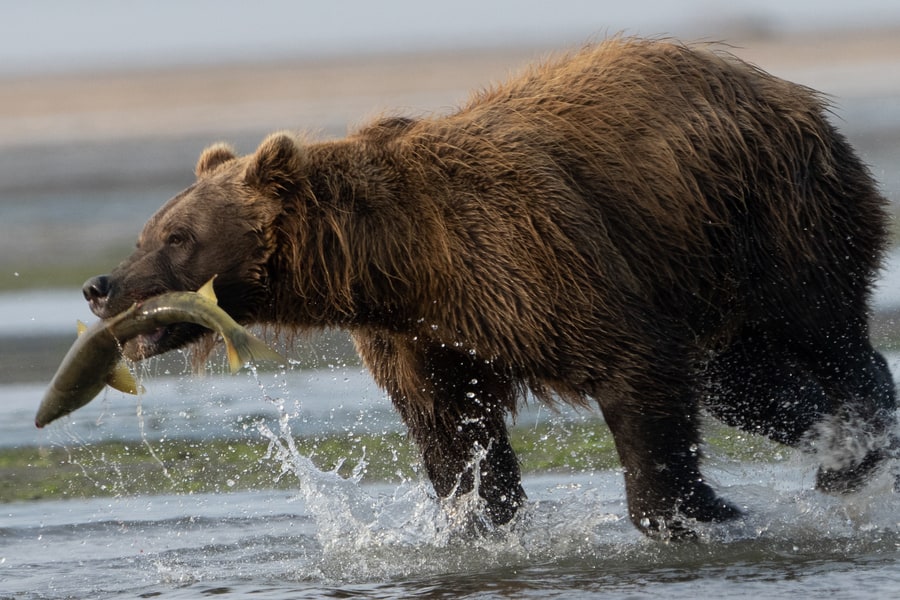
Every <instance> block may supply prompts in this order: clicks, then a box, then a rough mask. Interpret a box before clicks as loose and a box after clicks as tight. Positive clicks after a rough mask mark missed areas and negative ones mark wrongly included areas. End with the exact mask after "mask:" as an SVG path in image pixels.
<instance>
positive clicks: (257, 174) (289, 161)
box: [246, 132, 306, 195]
mask: <svg viewBox="0 0 900 600" xmlns="http://www.w3.org/2000/svg"><path fill="white" fill-rule="evenodd" d="M305 158H306V153H305V151H304V148H303V145H302V143H301V142H300V140H298V139H297V137H295V136H294V135H292V134H290V133H285V132H281V133H273V134H271V135H270V136H269V137H267V138H266V139H265V140H263V143H262V144H260V145H259V148H257V149H256V153H255V154H254V155H253V156H252V157H251V159H250V164H249V165H248V166H247V174H246V180H247V183H248V184H250V185H251V186H254V187H256V188H258V189H260V190H262V191H265V192H270V193H272V194H274V195H280V194H284V193H290V191H291V190H293V189H294V187H296V182H297V180H298V179H299V178H300V177H301V176H302V172H303V170H304V169H303V166H304V163H305Z"/></svg>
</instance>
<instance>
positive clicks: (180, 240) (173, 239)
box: [166, 233, 185, 246]
mask: <svg viewBox="0 0 900 600" xmlns="http://www.w3.org/2000/svg"><path fill="white" fill-rule="evenodd" d="M184 242H185V236H184V235H183V234H181V233H170V234H169V237H167V238H166V244H168V245H169V246H181V245H182V244H184Z"/></svg>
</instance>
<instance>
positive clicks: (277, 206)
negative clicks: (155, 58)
mask: <svg viewBox="0 0 900 600" xmlns="http://www.w3.org/2000/svg"><path fill="white" fill-rule="evenodd" d="M303 157H304V149H303V146H302V144H301V143H300V142H299V141H298V140H297V139H296V138H295V137H294V136H292V135H291V134H287V133H278V134H273V135H271V136H269V137H268V138H267V139H266V140H265V141H264V142H263V143H262V144H261V145H260V147H259V148H258V149H257V151H256V152H255V153H254V154H252V155H249V156H243V157H238V156H236V154H235V153H234V151H233V150H232V149H231V148H230V147H229V146H227V145H225V144H216V145H213V146H210V147H209V148H207V149H206V150H204V151H203V153H202V154H201V156H200V159H199V160H198V162H197V166H196V176H197V179H196V182H195V183H194V184H193V185H191V186H190V187H189V188H187V189H186V190H184V191H183V192H181V193H180V194H178V195H177V196H175V197H174V198H172V199H171V200H169V201H168V202H167V203H166V204H165V205H164V206H163V207H162V208H160V209H159V210H158V211H157V212H156V214H154V215H153V216H152V217H150V219H149V220H148V221H147V223H146V225H145V226H144V228H143V230H142V231H141V234H140V237H139V238H138V242H137V248H136V249H135V251H134V252H133V253H132V254H131V256H129V257H128V258H127V259H125V260H124V261H123V262H122V263H121V264H120V265H119V266H118V267H116V268H115V269H114V270H113V271H112V273H110V274H109V275H101V276H97V277H93V278H91V279H89V280H88V281H87V282H86V283H85V284H84V289H83V291H84V296H85V299H86V300H87V301H88V302H89V304H90V306H91V310H92V311H93V312H94V313H95V314H96V315H97V316H99V317H101V318H109V317H112V316H114V315H116V314H118V313H120V312H121V311H123V310H126V309H127V308H129V307H130V306H131V305H132V304H133V303H135V302H139V301H141V300H144V299H146V298H150V297H152V296H156V295H159V294H162V293H165V292H172V291H187V290H196V289H198V288H199V287H200V286H202V285H203V284H204V283H205V282H206V281H208V280H209V279H210V278H211V277H213V276H216V279H215V292H216V295H217V297H218V299H219V304H220V306H221V307H222V308H223V309H224V310H225V311H226V312H228V313H229V314H230V315H231V316H232V317H233V318H234V319H235V320H237V321H239V322H242V323H250V322H254V321H257V320H258V318H259V315H258V314H257V313H258V310H260V309H263V308H264V305H265V303H266V302H270V300H268V299H267V288H268V286H269V270H268V262H269V259H270V257H271V256H272V253H273V251H274V249H275V246H276V243H277V241H276V237H277V231H276V230H277V229H278V227H277V224H276V220H277V219H278V217H279V215H280V214H281V212H282V200H283V198H284V197H285V195H286V194H294V195H296V194H297V185H298V181H301V180H302V179H303V175H302V173H303V168H304V165H303V162H304V160H303ZM204 333H207V331H206V330H205V329H204V328H202V327H200V326H199V325H193V324H188V323H181V324H175V325H171V326H169V327H165V328H162V329H160V330H158V331H156V332H154V333H153V334H150V335H144V336H140V337H139V338H135V339H134V340H131V341H129V342H128V343H126V344H125V348H124V350H125V355H126V356H127V357H129V358H131V359H139V358H146V357H149V356H153V355H156V354H160V353H162V352H166V351H168V350H173V349H176V348H180V347H182V346H184V345H186V344H188V343H191V342H193V341H196V340H198V339H200V338H201V337H202V336H203V334H204Z"/></svg>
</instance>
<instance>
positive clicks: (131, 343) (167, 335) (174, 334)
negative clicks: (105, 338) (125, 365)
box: [122, 323, 209, 361]
mask: <svg viewBox="0 0 900 600" xmlns="http://www.w3.org/2000/svg"><path fill="white" fill-rule="evenodd" d="M208 332H209V330H208V329H206V328H205V327H202V326H200V325H196V324H194V323H174V324H172V325H166V326H164V327H159V328H157V329H154V330H153V331H151V332H150V333H144V334H141V335H138V336H136V337H133V338H131V339H130V340H128V341H126V342H125V343H124V344H123V345H122V354H123V355H124V356H125V358H127V359H128V360H133V361H139V360H145V359H147V358H151V357H153V356H157V355H159V354H164V353H166V352H169V351H171V350H178V349H180V348H183V347H184V346H187V345H188V344H190V343H192V342H195V341H197V340H199V339H200V338H201V337H202V336H203V335H204V334H205V333H208Z"/></svg>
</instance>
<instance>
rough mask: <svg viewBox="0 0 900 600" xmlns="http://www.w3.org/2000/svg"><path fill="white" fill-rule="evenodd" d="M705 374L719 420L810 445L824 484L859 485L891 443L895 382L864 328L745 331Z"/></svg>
mask: <svg viewBox="0 0 900 600" xmlns="http://www.w3.org/2000/svg"><path fill="white" fill-rule="evenodd" d="M797 342H805V343H797ZM705 375H706V377H707V379H708V380H709V384H708V386H707V393H706V395H705V398H704V401H705V404H706V407H707V409H708V410H709V411H710V412H711V413H712V414H713V415H714V416H716V417H717V418H719V419H720V420H722V421H723V422H725V423H727V424H729V425H732V426H735V427H740V428H741V429H744V430H745V431H749V432H751V433H757V434H761V435H766V436H768V437H770V438H772V439H773V440H775V441H778V442H781V443H784V444H788V445H791V446H802V445H806V444H811V445H812V446H813V447H815V449H816V450H818V451H819V454H820V456H821V457H822V460H823V464H822V467H821V469H820V470H819V473H818V476H817V487H818V488H819V489H821V490H823V491H826V492H851V491H854V490H856V489H858V488H859V487H860V486H861V485H863V484H864V483H865V481H866V480H867V479H868V477H869V475H871V473H872V472H874V471H875V468H876V467H877V466H878V465H879V464H881V463H882V461H883V459H884V458H885V457H886V456H887V455H888V452H889V450H890V447H891V446H892V445H896V441H895V440H892V439H891V435H892V428H893V426H894V419H895V410H896V395H895V390H894V382H893V379H892V377H891V373H890V371H889V370H888V367H887V363H886V361H885V360H884V357H882V356H881V355H880V354H879V353H878V352H876V351H875V350H874V349H873V348H872V347H871V345H870V344H869V342H868V340H867V337H866V335H865V328H864V327H858V328H855V329H854V330H853V331H852V332H851V333H847V331H842V332H840V333H835V332H834V330H833V329H832V331H831V332H830V334H825V335H821V334H820V335H817V336H816V337H815V338H805V337H804V336H797V337H796V338H794V339H792V340H791V341H786V338H785V337H784V336H775V335H771V334H770V335H768V336H767V335H764V334H757V335H752V336H751V335H745V336H743V337H741V338H740V339H739V341H737V342H735V343H734V344H733V345H732V346H731V347H730V348H728V349H727V350H726V351H724V352H722V353H720V354H719V355H718V356H716V357H715V358H714V359H712V360H711V361H710V362H709V363H708V365H707V367H706V369H705Z"/></svg>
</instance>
